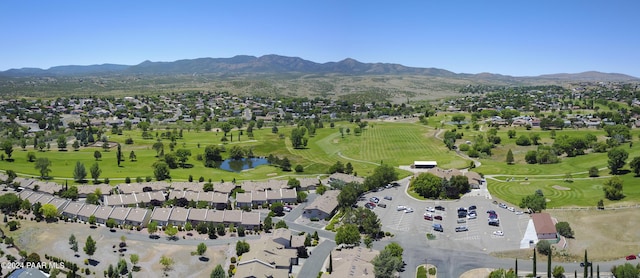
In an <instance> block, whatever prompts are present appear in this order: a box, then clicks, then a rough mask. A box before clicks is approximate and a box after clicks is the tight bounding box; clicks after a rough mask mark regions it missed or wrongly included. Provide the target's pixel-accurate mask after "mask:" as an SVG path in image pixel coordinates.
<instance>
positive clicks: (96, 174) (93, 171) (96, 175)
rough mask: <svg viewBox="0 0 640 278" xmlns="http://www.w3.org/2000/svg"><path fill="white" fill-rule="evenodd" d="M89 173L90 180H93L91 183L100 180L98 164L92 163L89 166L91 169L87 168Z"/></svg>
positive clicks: (100, 171)
mask: <svg viewBox="0 0 640 278" xmlns="http://www.w3.org/2000/svg"><path fill="white" fill-rule="evenodd" d="M89 172H91V178H92V179H93V182H94V183H98V179H99V178H100V174H101V173H102V170H100V165H98V162H94V163H93V164H92V165H91V168H89Z"/></svg>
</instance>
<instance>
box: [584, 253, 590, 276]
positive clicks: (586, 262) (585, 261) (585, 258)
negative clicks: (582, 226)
mask: <svg viewBox="0 0 640 278" xmlns="http://www.w3.org/2000/svg"><path fill="white" fill-rule="evenodd" d="M588 264H589V260H588V259H587V250H586V249H585V250H584V276H583V277H587V268H588V267H589V266H588Z"/></svg>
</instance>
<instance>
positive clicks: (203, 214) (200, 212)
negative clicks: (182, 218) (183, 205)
mask: <svg viewBox="0 0 640 278" xmlns="http://www.w3.org/2000/svg"><path fill="white" fill-rule="evenodd" d="M207 211H208V209H198V208H192V209H189V216H188V217H187V220H188V221H189V222H191V225H193V226H194V227H195V225H198V224H199V223H202V222H206V221H207Z"/></svg>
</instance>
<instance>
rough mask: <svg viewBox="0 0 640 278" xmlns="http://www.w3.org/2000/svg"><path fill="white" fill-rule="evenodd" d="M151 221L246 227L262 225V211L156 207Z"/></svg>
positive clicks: (160, 224)
mask: <svg viewBox="0 0 640 278" xmlns="http://www.w3.org/2000/svg"><path fill="white" fill-rule="evenodd" d="M150 220H151V221H155V222H156V223H158V226H163V227H164V226H167V225H169V224H171V225H174V226H184V225H185V224H186V223H187V222H190V223H191V224H192V225H197V224H198V223H215V224H218V223H222V224H225V225H230V224H233V225H234V226H236V227H238V226H243V227H245V228H246V229H254V228H259V227H260V212H246V211H242V210H215V209H197V208H182V207H173V208H162V207H156V208H155V209H153V213H152V214H151V218H150Z"/></svg>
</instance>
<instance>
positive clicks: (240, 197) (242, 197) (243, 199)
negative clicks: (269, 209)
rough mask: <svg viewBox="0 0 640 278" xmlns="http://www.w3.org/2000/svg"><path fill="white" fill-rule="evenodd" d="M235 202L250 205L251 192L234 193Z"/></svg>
mask: <svg viewBox="0 0 640 278" xmlns="http://www.w3.org/2000/svg"><path fill="white" fill-rule="evenodd" d="M236 202H238V203H251V192H243V193H236Z"/></svg>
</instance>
